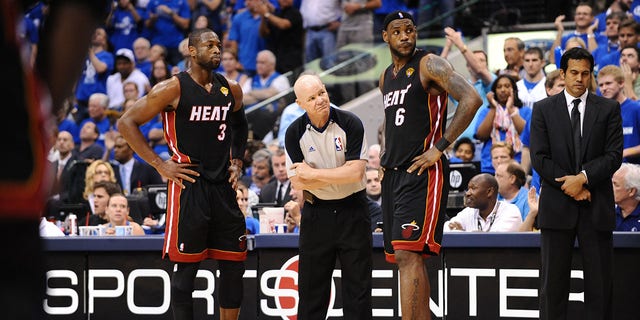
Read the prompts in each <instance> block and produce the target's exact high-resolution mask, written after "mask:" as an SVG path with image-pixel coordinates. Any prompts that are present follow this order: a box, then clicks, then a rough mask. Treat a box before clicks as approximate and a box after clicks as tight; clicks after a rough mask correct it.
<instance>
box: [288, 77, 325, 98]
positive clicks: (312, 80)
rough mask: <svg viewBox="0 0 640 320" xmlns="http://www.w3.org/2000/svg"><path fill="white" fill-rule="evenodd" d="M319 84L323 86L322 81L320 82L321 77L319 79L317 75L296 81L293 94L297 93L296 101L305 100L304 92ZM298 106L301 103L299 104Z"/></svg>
mask: <svg viewBox="0 0 640 320" xmlns="http://www.w3.org/2000/svg"><path fill="white" fill-rule="evenodd" d="M318 84H319V85H320V86H322V80H320V77H318V76H317V75H314V74H304V75H301V76H300V77H299V78H298V80H296V83H294V84H293V92H295V94H296V99H297V100H300V99H304V97H303V95H304V91H306V90H309V89H311V88H314V87H315V86H317V85H318ZM298 104H300V103H299V102H298Z"/></svg>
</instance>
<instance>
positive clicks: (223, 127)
mask: <svg viewBox="0 0 640 320" xmlns="http://www.w3.org/2000/svg"><path fill="white" fill-rule="evenodd" d="M226 130H227V125H226V124H224V123H222V124H220V133H218V140H220V141H223V140H224V137H225V135H226V132H225V131H226Z"/></svg>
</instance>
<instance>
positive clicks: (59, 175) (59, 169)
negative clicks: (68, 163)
mask: <svg viewBox="0 0 640 320" xmlns="http://www.w3.org/2000/svg"><path fill="white" fill-rule="evenodd" d="M63 171H64V164H62V163H60V164H58V173H57V179H58V181H60V177H62V172H63Z"/></svg>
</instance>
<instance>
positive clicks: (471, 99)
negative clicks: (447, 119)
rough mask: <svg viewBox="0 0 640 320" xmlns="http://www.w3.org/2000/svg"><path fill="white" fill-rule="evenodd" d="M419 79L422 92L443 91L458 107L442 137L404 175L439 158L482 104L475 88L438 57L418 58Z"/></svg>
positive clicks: (420, 172) (430, 55)
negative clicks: (454, 100)
mask: <svg viewBox="0 0 640 320" xmlns="http://www.w3.org/2000/svg"><path fill="white" fill-rule="evenodd" d="M420 80H421V82H422V86H423V87H424V89H425V90H426V91H428V92H429V93H431V94H439V93H441V92H442V91H446V92H447V93H448V94H449V95H450V96H451V97H452V98H454V99H456V100H457V101H458V107H457V109H456V112H455V114H454V115H453V119H452V120H451V123H450V124H449V126H448V127H447V130H446V131H445V132H444V134H443V138H442V139H440V140H439V141H438V142H436V144H435V145H434V146H433V147H431V148H429V149H428V150H427V151H425V152H424V153H423V154H421V155H419V156H417V157H415V158H414V159H413V164H412V165H411V167H409V169H407V172H413V171H415V170H416V169H419V171H418V175H420V174H422V172H423V171H424V170H425V169H427V168H428V167H430V166H432V165H433V164H434V163H435V162H437V161H438V160H439V159H440V156H442V152H443V151H444V150H445V149H446V148H447V147H448V146H449V144H451V143H452V142H454V141H455V140H456V139H457V138H458V136H459V135H460V134H461V133H462V132H463V131H464V130H465V129H466V128H467V126H468V125H469V123H471V120H473V117H474V116H475V114H476V111H478V108H479V107H480V105H482V100H481V99H480V96H479V95H478V93H477V92H476V90H475V88H474V87H473V86H471V84H470V83H469V82H468V81H467V80H466V79H465V78H464V77H463V76H462V75H460V74H459V73H457V72H456V71H455V70H454V69H453V66H452V65H451V64H450V63H449V62H448V61H447V60H445V59H443V58H441V57H439V56H436V55H433V54H429V55H426V56H424V57H423V58H422V60H421V61H420Z"/></svg>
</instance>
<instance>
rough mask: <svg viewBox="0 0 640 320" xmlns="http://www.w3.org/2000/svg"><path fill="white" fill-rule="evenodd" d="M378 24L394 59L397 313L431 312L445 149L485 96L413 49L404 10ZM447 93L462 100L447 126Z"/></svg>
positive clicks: (387, 212)
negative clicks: (428, 265)
mask: <svg viewBox="0 0 640 320" xmlns="http://www.w3.org/2000/svg"><path fill="white" fill-rule="evenodd" d="M383 26H384V29H383V30H382V38H383V40H384V41H385V42H387V43H388V44H389V50H390V51H391V57H392V60H393V63H392V64H391V65H390V66H389V67H388V68H387V69H386V70H385V71H384V72H383V73H382V75H381V76H380V90H381V91H382V95H383V100H384V101H383V102H384V113H385V122H384V128H385V129H384V130H385V133H384V136H385V138H384V141H385V147H384V150H383V151H382V152H381V155H382V156H381V157H382V159H381V166H382V168H383V169H382V170H381V171H380V174H382V173H383V172H384V177H383V178H382V210H383V220H384V230H383V232H384V245H385V253H386V259H387V261H388V262H391V263H397V265H398V268H399V269H400V302H401V310H402V318H403V319H430V318H431V312H430V311H429V298H430V286H429V279H428V277H427V272H426V269H425V264H424V260H423V259H424V258H425V257H427V256H430V255H437V254H439V252H440V241H441V239H442V227H443V223H444V220H443V218H444V214H445V209H446V201H447V196H448V194H447V193H448V190H447V189H448V188H447V186H448V173H447V172H448V161H447V159H446V157H445V156H444V155H443V152H444V151H445V149H446V148H447V147H448V146H449V144H450V143H451V142H452V141H455V140H456V138H457V137H458V136H459V135H460V134H461V133H462V132H463V131H464V129H465V128H466V127H467V126H468V125H469V123H470V122H471V120H472V119H473V117H474V115H475V113H476V111H477V110H478V107H480V105H481V104H482V100H480V96H478V94H477V93H476V91H475V90H474V89H473V87H472V86H471V84H469V82H467V80H465V78H464V77H462V76H461V75H460V74H458V73H457V72H455V71H454V70H453V67H452V66H451V64H450V63H449V62H448V61H446V60H444V59H442V58H440V57H438V56H436V55H433V54H427V53H426V52H425V51H423V50H418V49H416V26H415V22H414V20H413V17H412V16H411V15H410V14H409V13H407V12H402V11H395V12H392V13H390V14H388V15H387V16H386V18H385V20H384V23H383ZM448 95H451V96H452V97H453V98H454V99H456V100H457V101H458V102H459V103H458V107H457V109H456V112H455V115H454V117H453V119H452V120H451V124H450V125H449V128H445V125H446V118H447V100H448Z"/></svg>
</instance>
